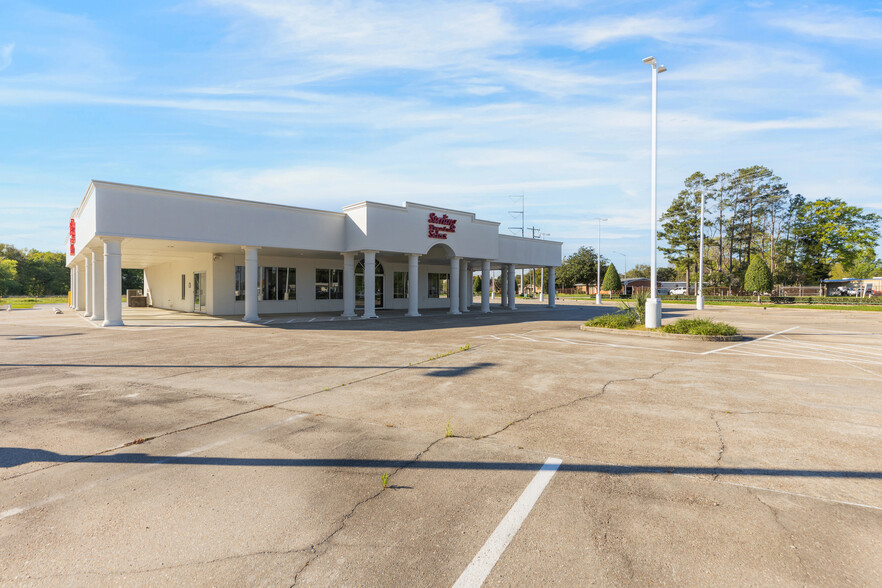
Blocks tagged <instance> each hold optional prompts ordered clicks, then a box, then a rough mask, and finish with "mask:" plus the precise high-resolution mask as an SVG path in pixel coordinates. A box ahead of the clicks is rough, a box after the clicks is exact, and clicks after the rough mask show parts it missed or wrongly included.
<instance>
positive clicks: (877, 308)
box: [662, 298, 882, 312]
mask: <svg viewBox="0 0 882 588" xmlns="http://www.w3.org/2000/svg"><path fill="white" fill-rule="evenodd" d="M662 304H691V305H693V306H695V301H694V300H662ZM704 305H705V306H763V307H765V308H800V309H814V310H864V311H868V312H882V304H872V305H870V304H772V303H771V302H765V303H757V302H726V301H721V302H717V301H714V300H708V299H707V298H705V299H704Z"/></svg>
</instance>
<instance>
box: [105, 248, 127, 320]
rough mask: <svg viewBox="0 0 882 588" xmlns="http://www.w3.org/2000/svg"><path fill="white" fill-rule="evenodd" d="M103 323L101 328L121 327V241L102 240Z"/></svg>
mask: <svg viewBox="0 0 882 588" xmlns="http://www.w3.org/2000/svg"><path fill="white" fill-rule="evenodd" d="M103 274H104V280H103V281H102V288H101V289H102V291H103V293H104V305H103V306H104V308H103V310H104V321H103V322H102V323H101V326H103V327H121V326H123V320H122V239H104V272H103Z"/></svg>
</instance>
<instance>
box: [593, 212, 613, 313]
mask: <svg viewBox="0 0 882 588" xmlns="http://www.w3.org/2000/svg"><path fill="white" fill-rule="evenodd" d="M594 219H595V220H596V221H597V295H596V296H595V298H594V303H595V304H600V223H602V222H605V221H608V220H609V219H608V218H600V217H594Z"/></svg>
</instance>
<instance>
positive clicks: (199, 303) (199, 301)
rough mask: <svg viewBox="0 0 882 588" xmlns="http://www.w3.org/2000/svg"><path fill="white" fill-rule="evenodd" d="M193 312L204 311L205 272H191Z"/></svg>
mask: <svg viewBox="0 0 882 588" xmlns="http://www.w3.org/2000/svg"><path fill="white" fill-rule="evenodd" d="M193 312H205V272H197V273H195V274H193Z"/></svg>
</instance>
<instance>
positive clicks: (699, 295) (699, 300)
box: [695, 190, 704, 310]
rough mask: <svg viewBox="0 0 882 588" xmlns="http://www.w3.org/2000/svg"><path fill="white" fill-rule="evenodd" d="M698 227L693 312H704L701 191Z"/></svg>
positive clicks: (702, 205) (702, 208)
mask: <svg viewBox="0 0 882 588" xmlns="http://www.w3.org/2000/svg"><path fill="white" fill-rule="evenodd" d="M698 227H699V229H698V230H699V233H698V292H696V293H695V294H696V295H695V310H704V190H702V191H701V216H700V217H699V221H698Z"/></svg>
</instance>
